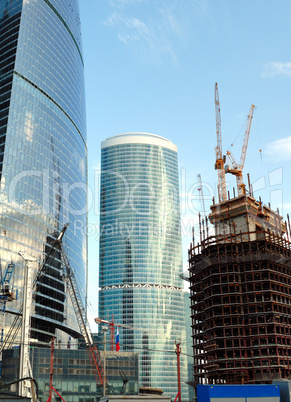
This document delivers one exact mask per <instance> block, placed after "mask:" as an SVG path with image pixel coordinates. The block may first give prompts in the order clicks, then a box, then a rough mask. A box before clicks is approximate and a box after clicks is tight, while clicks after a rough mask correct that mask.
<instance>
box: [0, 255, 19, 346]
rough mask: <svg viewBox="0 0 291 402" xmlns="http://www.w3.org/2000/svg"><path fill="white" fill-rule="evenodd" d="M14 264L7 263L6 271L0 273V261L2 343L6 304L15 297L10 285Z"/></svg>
mask: <svg viewBox="0 0 291 402" xmlns="http://www.w3.org/2000/svg"><path fill="white" fill-rule="evenodd" d="M14 267H15V264H14V263H12V262H11V263H9V264H7V268H6V271H5V273H4V275H2V267H1V262H0V331H1V332H0V342H1V344H2V342H3V338H4V321H5V314H6V304H7V302H11V301H13V300H15V299H16V296H15V295H14V292H13V289H12V286H11V284H10V279H11V277H12V274H13V271H14Z"/></svg>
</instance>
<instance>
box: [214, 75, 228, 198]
mask: <svg viewBox="0 0 291 402" xmlns="http://www.w3.org/2000/svg"><path fill="white" fill-rule="evenodd" d="M215 116H216V137H217V146H216V148H215V154H216V161H215V165H214V166H215V170H217V173H218V199H219V202H223V201H226V199H227V194H226V183H225V170H224V164H225V156H224V155H223V154H222V138H221V117H220V103H219V95H218V86H217V83H215Z"/></svg>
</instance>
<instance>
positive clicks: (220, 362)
mask: <svg viewBox="0 0 291 402" xmlns="http://www.w3.org/2000/svg"><path fill="white" fill-rule="evenodd" d="M215 109H216V134H217V147H216V163H215V169H216V170H217V173H218V202H216V203H215V200H214V199H213V203H212V205H211V207H210V209H211V213H210V215H209V216H205V218H203V219H202V218H200V219H199V227H200V239H199V242H196V241H195V240H196V239H195V238H194V234H193V239H192V243H191V244H190V248H189V273H190V290H191V319H192V338H193V354H194V383H195V384H196V385H197V384H258V383H265V384H270V383H272V381H275V380H281V379H289V378H290V363H291V321H290V317H291V297H290V295H291V275H290V272H291V271H290V268H291V264H290V262H291V244H290V239H291V233H290V232H291V231H290V222H289V216H288V219H287V222H286V221H283V217H282V216H280V214H279V211H278V210H276V211H274V210H272V209H271V208H270V205H268V206H266V205H264V204H263V203H262V201H261V199H259V200H256V199H255V198H254V195H253V191H252V186H251V184H250V180H248V186H246V185H245V184H244V182H243V173H242V172H243V168H244V163H245V158H246V153H247V147H248V139H249V134H250V129H251V122H252V117H253V111H254V105H252V106H251V110H250V113H249V115H248V119H247V124H246V130H245V134H244V140H243V147H242V151H241V158H240V161H239V163H237V162H236V161H235V159H234V157H233V155H232V154H231V153H230V152H228V153H227V156H228V159H229V161H230V164H229V165H227V164H226V157H225V156H224V155H223V153H222V139H221V121H220V103H219V95H218V88H217V84H216V86H215ZM226 173H230V174H232V175H234V176H235V177H236V182H237V195H234V196H233V197H232V198H231V197H230V194H229V192H228V193H227V191H226V182H225V174H226ZM247 187H248V188H247ZM193 233H194V232H193Z"/></svg>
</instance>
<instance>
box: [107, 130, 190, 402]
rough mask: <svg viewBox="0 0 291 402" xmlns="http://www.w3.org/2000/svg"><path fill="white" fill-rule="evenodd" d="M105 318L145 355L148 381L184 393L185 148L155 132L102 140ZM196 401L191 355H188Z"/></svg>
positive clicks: (123, 341) (125, 343)
mask: <svg viewBox="0 0 291 402" xmlns="http://www.w3.org/2000/svg"><path fill="white" fill-rule="evenodd" d="M101 148H102V154H101V190H100V249H99V264H100V268H99V271H100V278H99V285H100V291H99V317H100V318H102V319H106V320H111V319H112V315H113V317H114V320H115V322H117V323H119V324H122V325H124V327H120V328H119V332H120V346H121V349H122V350H124V351H136V352H138V353H139V379H140V386H143V387H154V388H161V389H163V391H164V393H165V394H167V395H171V396H172V397H176V394H177V365H176V355H175V340H177V341H179V340H180V341H181V344H182V348H183V349H184V353H187V352H186V326H185V314H189V311H185V301H184V293H183V280H182V279H181V278H180V277H179V275H180V274H182V251H181V230H180V201H179V179H178V162H177V147H176V146H175V145H174V144H173V143H172V142H171V141H169V140H167V139H165V138H162V137H159V136H157V135H153V134H146V133H128V134H122V135H118V136H115V137H111V138H109V139H107V140H106V141H104V142H102V146H101ZM181 378H182V383H183V387H182V391H183V392H182V393H183V395H182V396H183V400H185V401H188V387H187V386H186V385H185V381H187V380H188V377H187V356H182V359H181Z"/></svg>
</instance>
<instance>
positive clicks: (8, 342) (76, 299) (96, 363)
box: [2, 223, 107, 386]
mask: <svg viewBox="0 0 291 402" xmlns="http://www.w3.org/2000/svg"><path fill="white" fill-rule="evenodd" d="M68 225H69V224H68V223H67V224H66V225H65V226H64V227H63V229H62V231H61V232H60V233H59V235H58V237H57V238H56V239H55V241H54V242H53V244H52V248H51V251H50V252H49V253H48V254H47V256H46V259H45V261H44V263H43V264H42V266H41V268H40V269H39V270H38V273H37V275H36V277H35V279H34V281H33V284H32V287H31V291H33V289H34V288H35V285H36V283H37V282H40V281H41V280H42V278H43V277H44V276H45V273H46V272H47V270H48V262H49V260H50V259H51V258H52V256H53V254H54V252H56V250H59V251H60V253H61V256H62V259H63V265H64V278H65V280H66V283H67V288H68V293H69V295H70V298H71V301H72V305H73V308H74V312H75V314H76V318H77V322H78V324H79V328H80V331H81V333H82V335H83V338H84V341H85V344H86V348H87V352H88V356H89V360H90V363H91V365H92V369H93V372H94V375H95V379H96V382H97V385H100V386H103V384H104V382H105V384H106V385H107V380H106V378H104V371H103V366H102V362H101V358H100V355H99V352H98V350H97V347H96V346H95V345H94V344H93V338H92V334H91V331H90V328H89V326H88V323H87V317H86V309H85V307H84V305H83V302H82V298H81V294H80V292H79V289H78V285H77V281H76V278H75V275H74V272H73V269H72V268H71V266H70V262H69V260H68V258H67V256H66V254H65V252H64V249H63V244H62V239H63V236H64V234H65V232H66V230H67V227H68ZM22 312H23V306H22V307H21V309H20V310H19V313H18V315H17V316H16V317H15V320H14V322H13V325H12V326H11V328H10V331H9V333H8V334H7V336H6V338H5V340H4V342H3V345H2V350H3V348H4V347H5V348H7V347H11V346H12V344H13V342H14V340H15V337H16V335H17V333H18V330H19V327H20V326H21V316H22ZM19 324H20V325H19Z"/></svg>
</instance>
